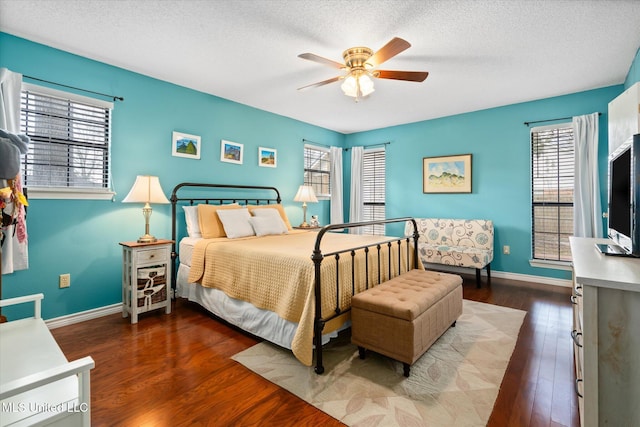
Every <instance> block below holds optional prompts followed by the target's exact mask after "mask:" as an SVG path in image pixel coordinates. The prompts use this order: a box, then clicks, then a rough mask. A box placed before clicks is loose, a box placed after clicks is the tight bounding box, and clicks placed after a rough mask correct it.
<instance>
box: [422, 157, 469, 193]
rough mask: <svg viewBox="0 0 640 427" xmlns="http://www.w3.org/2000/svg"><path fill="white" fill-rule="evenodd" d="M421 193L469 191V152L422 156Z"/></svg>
mask: <svg viewBox="0 0 640 427" xmlns="http://www.w3.org/2000/svg"><path fill="white" fill-rule="evenodd" d="M422 192H423V193H471V154H460V155H456V156H440V157H424V158H423V159H422Z"/></svg>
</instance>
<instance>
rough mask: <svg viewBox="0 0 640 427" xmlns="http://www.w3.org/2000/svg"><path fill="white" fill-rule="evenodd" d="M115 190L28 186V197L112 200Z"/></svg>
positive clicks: (35, 198)
mask: <svg viewBox="0 0 640 427" xmlns="http://www.w3.org/2000/svg"><path fill="white" fill-rule="evenodd" d="M115 195H116V193H115V192H114V191H111V190H107V189H101V188H46V187H28V188H27V198H28V199H34V200H37V199H51V200H58V199H67V200H74V199H75V200H112V199H113V197H114V196H115Z"/></svg>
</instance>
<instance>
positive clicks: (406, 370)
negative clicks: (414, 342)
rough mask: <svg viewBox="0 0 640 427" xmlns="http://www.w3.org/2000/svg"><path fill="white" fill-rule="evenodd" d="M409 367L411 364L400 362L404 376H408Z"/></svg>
mask: <svg viewBox="0 0 640 427" xmlns="http://www.w3.org/2000/svg"><path fill="white" fill-rule="evenodd" d="M410 369H411V365H409V364H408V363H402V370H403V371H404V376H405V377H407V378H409V370H410Z"/></svg>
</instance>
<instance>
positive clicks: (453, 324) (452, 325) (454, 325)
mask: <svg viewBox="0 0 640 427" xmlns="http://www.w3.org/2000/svg"><path fill="white" fill-rule="evenodd" d="M456 322H457V320H454V321H453V323H452V324H451V327H452V328H455V327H456Z"/></svg>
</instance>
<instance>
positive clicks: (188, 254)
mask: <svg viewBox="0 0 640 427" xmlns="http://www.w3.org/2000/svg"><path fill="white" fill-rule="evenodd" d="M200 240H202V237H184V238H183V239H182V240H180V244H179V245H178V251H179V252H178V253H179V254H180V264H184V265H187V266H191V259H192V258H193V249H194V248H195V247H196V243H197V242H198V241H200Z"/></svg>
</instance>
